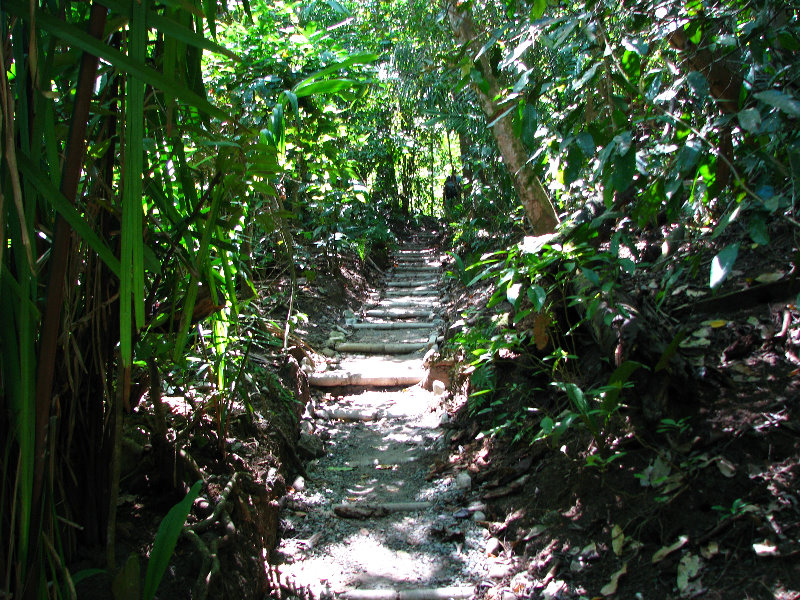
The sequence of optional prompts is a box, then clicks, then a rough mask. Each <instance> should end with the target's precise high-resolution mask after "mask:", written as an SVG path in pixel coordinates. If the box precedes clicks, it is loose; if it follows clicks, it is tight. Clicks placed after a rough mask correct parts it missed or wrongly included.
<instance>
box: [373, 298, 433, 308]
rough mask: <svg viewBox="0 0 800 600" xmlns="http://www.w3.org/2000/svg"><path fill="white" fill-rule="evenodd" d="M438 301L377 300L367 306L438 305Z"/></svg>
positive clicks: (406, 306) (407, 306)
mask: <svg viewBox="0 0 800 600" xmlns="http://www.w3.org/2000/svg"><path fill="white" fill-rule="evenodd" d="M438 305H439V303H438V302H431V301H429V300H427V301H424V302H421V301H419V300H418V301H416V302H414V301H413V300H379V301H378V302H373V303H372V304H370V306H369V308H370V310H371V309H375V308H387V309H390V308H419V307H420V306H438Z"/></svg>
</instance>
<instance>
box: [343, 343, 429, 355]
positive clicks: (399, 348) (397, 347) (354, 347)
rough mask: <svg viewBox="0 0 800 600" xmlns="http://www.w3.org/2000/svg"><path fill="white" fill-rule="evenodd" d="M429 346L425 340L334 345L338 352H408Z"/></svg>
mask: <svg viewBox="0 0 800 600" xmlns="http://www.w3.org/2000/svg"><path fill="white" fill-rule="evenodd" d="M426 346H427V343H425V342H419V343H409V344H402V343H401V344H383V343H368V342H339V343H338V344H336V345H335V346H334V350H336V351H338V352H358V353H359V354H408V353H409V352H416V351H417V350H423V349H424V348H425V347H426Z"/></svg>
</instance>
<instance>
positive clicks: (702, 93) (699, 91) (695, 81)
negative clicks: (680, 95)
mask: <svg viewBox="0 0 800 600" xmlns="http://www.w3.org/2000/svg"><path fill="white" fill-rule="evenodd" d="M686 81H687V83H688V84H689V87H690V88H692V91H693V92H694V94H695V96H697V97H698V98H699V99H700V100H705V99H706V98H708V93H709V87H708V80H707V79H706V78H705V76H704V75H703V74H702V73H701V72H700V71H692V72H691V73H689V74H688V75H687V76H686Z"/></svg>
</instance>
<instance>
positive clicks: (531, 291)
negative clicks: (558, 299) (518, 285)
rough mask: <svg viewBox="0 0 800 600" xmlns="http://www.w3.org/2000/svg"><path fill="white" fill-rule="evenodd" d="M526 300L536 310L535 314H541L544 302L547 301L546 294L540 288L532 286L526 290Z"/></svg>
mask: <svg viewBox="0 0 800 600" xmlns="http://www.w3.org/2000/svg"><path fill="white" fill-rule="evenodd" d="M528 298H529V299H530V301H531V302H533V307H534V308H535V309H536V312H541V311H542V307H544V303H545V300H547V292H546V291H545V290H544V288H543V287H542V286H540V285H534V286H531V287H529V288H528Z"/></svg>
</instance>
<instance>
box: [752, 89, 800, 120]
mask: <svg viewBox="0 0 800 600" xmlns="http://www.w3.org/2000/svg"><path fill="white" fill-rule="evenodd" d="M753 96H754V97H755V98H757V99H759V100H761V101H762V102H763V103H764V104H769V105H770V106H774V107H775V108H779V109H781V110H782V111H783V112H785V113H786V114H787V115H791V116H793V117H800V102H798V101H797V100H795V99H794V98H792V97H791V96H790V95H789V94H786V93H784V92H779V91H778V90H767V91H766V92H758V93H757V94H753Z"/></svg>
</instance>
